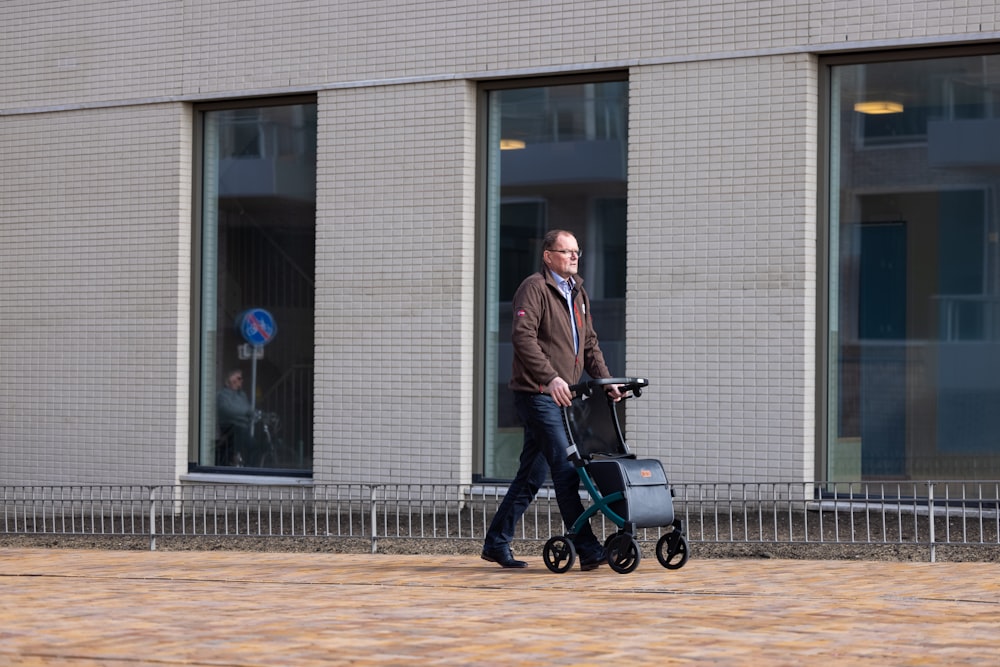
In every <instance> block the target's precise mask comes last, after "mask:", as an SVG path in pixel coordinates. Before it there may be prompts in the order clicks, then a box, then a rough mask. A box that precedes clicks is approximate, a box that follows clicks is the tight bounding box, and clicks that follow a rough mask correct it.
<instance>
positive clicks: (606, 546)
mask: <svg viewBox="0 0 1000 667" xmlns="http://www.w3.org/2000/svg"><path fill="white" fill-rule="evenodd" d="M625 534H626V533H625V531H624V530H619V531H618V532H617V533H611V534H610V535H608V539H606V540H604V550H605V551H608V550H609V549H610V548H611V545H612V544H613V543H614V541H615V540H616V539H618V536H619V535H625Z"/></svg>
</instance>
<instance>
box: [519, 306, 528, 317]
mask: <svg viewBox="0 0 1000 667" xmlns="http://www.w3.org/2000/svg"><path fill="white" fill-rule="evenodd" d="M525 315H527V313H526V312H524V308H520V309H518V311H517V316H518V317H524V316H525Z"/></svg>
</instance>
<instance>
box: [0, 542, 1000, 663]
mask: <svg viewBox="0 0 1000 667" xmlns="http://www.w3.org/2000/svg"><path fill="white" fill-rule="evenodd" d="M519 556H520V557H523V558H525V559H526V560H528V562H529V564H530V566H529V567H528V568H527V569H525V570H502V569H500V568H499V567H496V566H495V565H491V564H488V563H485V562H483V561H481V560H479V558H478V557H476V556H426V557H422V556H399V555H358V554H351V555H343V554H315V553H314V554H309V553H249V552H233V551H225V552H191V551H184V552H179V551H178V552H166V551H160V552H142V551H131V552H130V551H96V550H93V551H92V550H71V549H51V550H46V549H0V664H4V665H56V666H60V667H63V666H65V667H84V666H86V667H90V666H93V665H102V666H106V665H129V666H131V665H138V666H147V665H149V666H170V665H238V666H243V665H247V666H251V665H252V666H258V665H281V666H285V665H287V666H297V665H310V666H311V665H352V664H357V665H364V664H399V665H404V664H419V665H500V664H503V665H522V664H523V665H537V664H549V665H574V666H576V665H580V666H587V665H608V664H630V665H641V664H658V665H662V664H668V665H669V664H699V665H703V664H718V665H734V664H768V665H798V664H800V663H802V662H803V661H806V660H810V659H814V658H827V659H833V660H836V661H838V662H837V663H836V664H848V665H850V664H871V665H876V664H877V665H960V664H969V665H986V664H996V660H997V655H998V648H997V647H998V644H1000V618H998V613H1000V577H998V576H997V575H998V570H997V565H995V564H991V563H912V562H909V563H899V562H867V561H866V562H859V561H792V560H708V559H706V560H698V559H697V558H696V557H695V556H696V554H695V555H694V556H692V559H691V560H690V561H689V562H688V564H687V565H686V566H685V567H684V568H682V569H680V570H666V569H664V568H662V567H661V566H660V565H659V564H658V563H657V562H656V559H655V558H654V557H645V558H644V559H643V561H642V563H641V564H640V565H639V568H638V569H637V570H636V571H635V572H633V573H631V574H627V575H621V574H617V573H615V572H613V571H611V570H610V569H609V568H607V567H603V568H601V569H599V570H596V571H594V572H586V573H584V572H580V571H579V569H574V570H572V571H571V572H567V573H565V574H552V573H550V572H549V571H548V570H547V569H546V568H545V566H544V565H543V563H542V560H541V557H540V556H538V555H532V554H531V553H529V549H528V548H527V547H525V548H522V549H521V550H520V553H519Z"/></svg>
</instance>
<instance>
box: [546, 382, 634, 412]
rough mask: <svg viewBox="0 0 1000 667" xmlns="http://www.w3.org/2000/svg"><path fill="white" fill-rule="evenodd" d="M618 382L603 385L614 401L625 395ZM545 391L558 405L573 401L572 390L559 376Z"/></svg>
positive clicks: (566, 404) (563, 405)
mask: <svg viewBox="0 0 1000 667" xmlns="http://www.w3.org/2000/svg"><path fill="white" fill-rule="evenodd" d="M621 387H622V386H621V385H620V384H609V385H606V386H605V387H604V390H605V391H606V392H608V396H610V397H611V399H612V400H613V401H615V402H616V403H617V402H618V401H620V400H622V399H623V398H625V395H624V394H623V393H622V391H621ZM545 393H547V394H548V395H549V396H551V397H552V400H553V401H555V402H556V405H558V406H560V407H564V408H566V407H569V405H570V404H571V403H572V402H573V392H572V391H570V389H569V384H567V383H566V381H565V380H563V379H562V378H561V377H557V378H555V379H554V380H552V382H550V383H549V384H548V386H547V387H545Z"/></svg>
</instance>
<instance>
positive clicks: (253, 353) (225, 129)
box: [193, 100, 316, 474]
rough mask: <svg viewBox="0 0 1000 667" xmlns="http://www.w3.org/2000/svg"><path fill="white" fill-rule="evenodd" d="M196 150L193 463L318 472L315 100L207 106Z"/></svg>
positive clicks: (200, 115) (246, 469) (198, 464)
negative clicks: (197, 213)
mask: <svg viewBox="0 0 1000 667" xmlns="http://www.w3.org/2000/svg"><path fill="white" fill-rule="evenodd" d="M198 120H199V124H200V127H199V130H200V141H199V146H200V149H199V150H200V151H201V165H202V169H201V215H200V232H201V233H200V248H201V252H200V262H199V263H198V264H197V269H198V271H197V276H198V278H199V280H198V283H199V284H198V288H199V290H200V291H199V294H198V297H199V299H198V302H199V304H200V307H199V309H198V310H199V317H198V318H197V320H198V322H199V325H198V326H199V331H198V336H197V341H196V342H197V349H198V355H197V360H198V367H197V369H196V372H195V377H196V378H197V383H198V387H197V389H198V393H197V395H198V396H199V397H200V400H199V409H198V412H197V416H196V419H195V420H194V422H195V423H196V424H197V436H196V438H195V440H196V446H197V447H196V451H195V452H194V453H193V461H194V463H195V467H197V468H221V469H226V470H234V471H235V470H237V469H238V470H239V471H240V472H247V471H258V472H266V471H282V472H285V473H289V474H308V473H309V472H310V471H311V469H312V430H313V429H312V421H313V400H312V399H313V305H314V275H315V272H314V267H315V238H316V104H315V102H313V101H311V100H310V101H297V102H295V103H283V104H279V103H276V104H273V105H266V106H264V105H257V106H250V105H241V106H238V107H235V108H219V107H210V108H205V109H201V110H200V112H199V117H198Z"/></svg>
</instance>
